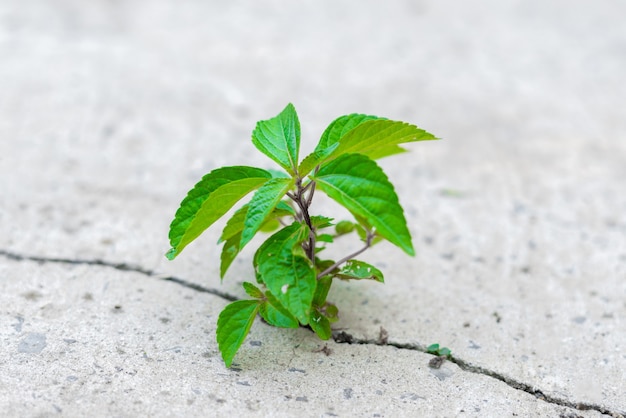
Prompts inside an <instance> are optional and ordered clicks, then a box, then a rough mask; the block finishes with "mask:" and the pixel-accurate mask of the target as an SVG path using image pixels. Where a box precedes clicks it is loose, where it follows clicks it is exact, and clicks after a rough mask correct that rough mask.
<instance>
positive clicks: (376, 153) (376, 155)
mask: <svg viewBox="0 0 626 418" xmlns="http://www.w3.org/2000/svg"><path fill="white" fill-rule="evenodd" d="M405 152H407V150H406V149H405V148H402V147H401V146H399V145H391V146H388V147H383V148H376V149H374V150H372V151H369V152H365V153H363V154H365V155H367V156H368V157H370V158H371V159H372V160H378V159H381V158H384V157H389V156H391V155H396V154H402V153H405Z"/></svg>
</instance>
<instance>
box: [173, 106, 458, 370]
mask: <svg viewBox="0 0 626 418" xmlns="http://www.w3.org/2000/svg"><path fill="white" fill-rule="evenodd" d="M433 139H437V138H436V137H435V136H434V135H432V134H430V133H428V132H426V131H424V130H422V129H420V128H418V127H417V126H414V125H410V124H408V123H405V122H400V121H393V120H389V119H385V118H379V117H376V116H370V115H362V114H356V113H355V114H350V115H345V116H341V117H339V118H337V119H335V120H334V121H333V122H332V123H331V124H330V125H329V126H328V128H326V130H325V131H324V133H323V134H322V136H321V138H320V141H319V143H318V144H317V146H316V147H315V149H314V151H313V152H312V153H311V154H309V155H308V156H306V157H305V158H303V159H300V155H299V153H300V121H299V120H298V115H297V113H296V109H295V108H294V107H293V105H292V104H289V105H287V107H285V109H284V110H283V111H282V112H280V113H279V114H278V115H277V116H275V117H273V118H271V119H268V120H262V121H259V122H258V123H257V125H256V128H255V129H254V131H253V132H252V143H253V144H254V146H255V147H256V148H257V149H258V150H259V151H260V152H261V153H263V154H265V155H266V156H267V157H269V158H270V159H271V160H273V161H274V162H275V163H276V164H277V165H278V166H279V168H280V170H274V169H269V170H266V169H262V168H257V167H249V166H231V167H221V168H218V169H215V170H213V171H211V172H210V173H208V174H206V175H205V176H204V177H202V179H201V180H200V181H199V182H198V183H197V184H196V185H195V186H194V187H193V188H192V189H191V190H190V191H189V193H188V194H187V197H185V198H184V199H183V201H182V202H181V204H180V207H179V209H178V211H177V212H176V214H175V216H174V220H173V221H172V222H171V224H170V232H169V238H170V244H171V249H170V250H169V251H168V252H167V254H166V257H167V258H168V259H170V260H173V259H175V258H176V257H177V256H178V255H179V254H180V253H181V252H182V251H183V250H184V249H185V247H187V245H189V244H190V243H191V242H193V241H194V240H195V239H196V238H198V236H200V235H201V234H202V233H203V232H204V231H205V230H206V229H207V228H209V227H210V226H211V225H213V224H214V223H215V222H216V221H217V220H218V219H220V218H222V217H223V216H224V215H226V214H227V213H229V212H230V211H231V209H233V208H234V207H235V205H236V204H237V203H238V202H239V201H240V200H241V199H243V198H244V197H246V196H248V195H250V194H251V195H252V197H251V198H250V199H249V200H248V202H247V203H245V204H244V205H242V206H241V207H240V208H239V209H238V210H236V211H235V212H234V214H233V215H232V216H231V218H230V219H229V220H228V221H227V223H226V226H225V227H224V229H223V231H222V235H221V236H220V239H219V242H218V243H219V244H223V247H222V253H221V257H220V259H221V263H220V276H221V277H222V278H223V277H224V276H225V274H226V272H227V270H228V268H229V266H230V265H231V263H232V262H233V260H234V259H235V258H236V257H237V255H238V254H239V253H240V252H241V251H242V250H243V248H244V247H245V246H246V245H247V244H248V243H249V242H251V240H252V238H254V237H255V236H256V234H257V233H258V232H266V233H272V235H271V236H270V237H269V238H267V239H266V240H265V242H264V243H263V244H261V246H260V247H259V248H258V249H257V251H256V252H255V254H254V258H253V262H252V263H253V267H254V272H255V278H256V281H257V284H256V285H253V284H252V283H250V282H244V290H245V291H246V293H247V294H248V295H249V296H250V297H252V298H253V299H251V300H239V301H236V302H233V303H231V304H229V305H227V306H226V308H225V309H224V310H223V311H222V313H221V314H220V315H219V318H218V321H217V333H216V336H217V342H218V346H219V350H220V352H221V354H222V358H223V359H224V363H225V364H226V366H227V367H230V366H231V364H232V361H233V358H234V356H235V354H236V353H237V351H238V350H239V348H240V347H241V344H242V343H243V341H244V340H245V338H246V336H247V334H248V332H249V330H250V327H251V326H252V323H253V322H254V319H255V318H256V316H257V315H259V316H261V318H262V319H263V320H264V321H265V322H267V323H268V324H270V325H274V326H276V327H281V328H296V327H298V326H309V327H310V328H311V329H312V330H313V331H314V332H315V333H316V334H317V335H318V336H319V337H320V338H321V339H329V338H330V337H331V336H332V330H331V328H330V324H331V323H332V322H335V321H337V320H338V312H337V308H336V306H335V305H333V304H331V303H328V302H327V301H326V297H327V295H328V292H329V289H330V286H331V284H332V280H333V279H335V278H338V279H342V280H374V281H378V282H381V283H382V282H384V278H383V274H382V272H381V271H380V270H378V269H377V268H376V267H374V266H372V265H370V264H367V263H365V262H363V261H359V260H355V257H357V256H358V255H360V254H361V253H362V252H364V251H365V250H367V249H368V248H370V247H371V246H372V245H374V244H376V243H377V242H379V241H381V240H387V241H389V242H390V243H391V244H393V245H395V246H396V247H398V248H399V249H401V250H402V251H404V252H405V253H407V254H408V255H410V256H413V255H415V250H414V249H413V243H412V240H411V234H410V232H409V229H408V227H407V221H406V219H405V217H404V210H403V209H402V206H401V205H400V203H399V200H398V196H397V195H396V192H395V189H394V187H393V185H392V184H391V183H390V182H389V179H388V177H387V175H386V174H385V172H384V171H383V169H382V168H381V167H380V166H379V165H378V164H377V163H376V160H377V159H379V158H382V157H386V156H390V155H393V154H398V153H400V152H404V151H406V150H405V149H404V148H403V147H401V146H400V145H401V144H404V143H408V142H415V141H424V140H433ZM316 191H320V192H322V193H324V194H326V195H327V196H328V197H330V198H331V199H333V200H335V201H336V202H338V203H339V204H340V205H342V206H343V207H344V208H345V209H347V210H348V212H350V213H351V214H352V215H353V216H354V221H349V220H345V221H340V222H339V223H337V224H336V225H335V234H330V233H328V232H326V233H320V232H319V231H320V230H323V229H325V228H329V227H331V226H333V222H332V221H333V219H332V218H328V217H324V216H315V215H311V214H310V213H309V208H310V206H311V203H312V201H313V197H314V195H315V193H316ZM380 202H385V204H383V205H381V204H380ZM352 232H356V234H357V235H358V236H359V237H360V238H361V240H362V242H363V245H362V247H361V248H359V249H357V250H356V251H354V252H352V253H351V254H349V255H347V256H345V257H343V258H340V259H339V260H338V261H335V260H320V259H318V258H317V257H316V254H317V253H319V252H320V251H321V250H322V249H324V248H326V245H321V246H318V245H317V243H323V244H332V243H333V241H334V238H336V237H338V236H341V235H345V234H350V233H352ZM335 341H337V342H348V343H351V342H352V341H353V339H352V336H350V335H349V334H346V333H343V334H342V333H339V334H336V335H335ZM378 341H379V343H380V344H385V343H386V341H387V332H386V331H385V330H384V329H383V328H381V332H380V336H379V339H378ZM325 347H326V346H325ZM442 350H447V349H445V348H444V349H441V350H440V351H442ZM325 352H326V351H325ZM329 352H330V350H328V352H326V354H328V353H329ZM447 353H448V354H446V355H449V350H448V352H447Z"/></svg>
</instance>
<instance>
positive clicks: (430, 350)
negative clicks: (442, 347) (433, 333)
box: [426, 343, 439, 355]
mask: <svg viewBox="0 0 626 418" xmlns="http://www.w3.org/2000/svg"><path fill="white" fill-rule="evenodd" d="M426 352H427V353H430V354H436V355H439V344H437V343H435V344H431V345H429V346H428V347H427V348H426Z"/></svg>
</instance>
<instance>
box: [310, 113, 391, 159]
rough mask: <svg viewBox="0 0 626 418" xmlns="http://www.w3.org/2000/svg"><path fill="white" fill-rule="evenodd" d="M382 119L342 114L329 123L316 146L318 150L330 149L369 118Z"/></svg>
mask: <svg viewBox="0 0 626 418" xmlns="http://www.w3.org/2000/svg"><path fill="white" fill-rule="evenodd" d="M376 119H382V118H379V117H378V116H372V115H362V114H358V113H353V114H351V115H345V116H340V117H338V118H337V119H335V120H334V121H332V122H331V123H330V125H328V128H326V130H325V131H324V133H323V134H322V137H321V138H320V142H319V143H318V144H317V147H315V150H316V151H320V150H323V149H328V148H329V147H331V146H333V145H335V144H336V143H338V142H339V140H340V139H341V138H342V137H344V136H345V135H346V134H347V133H348V132H350V131H351V130H352V129H354V128H356V127H357V126H359V125H360V124H362V123H364V122H367V121H369V120H376Z"/></svg>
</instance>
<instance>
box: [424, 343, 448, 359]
mask: <svg viewBox="0 0 626 418" xmlns="http://www.w3.org/2000/svg"><path fill="white" fill-rule="evenodd" d="M426 352H427V353H428V354H433V355H435V356H440V357H447V358H449V357H450V356H451V355H452V351H450V349H449V348H448V347H441V348H440V347H439V344H431V345H429V346H428V348H426Z"/></svg>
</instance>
